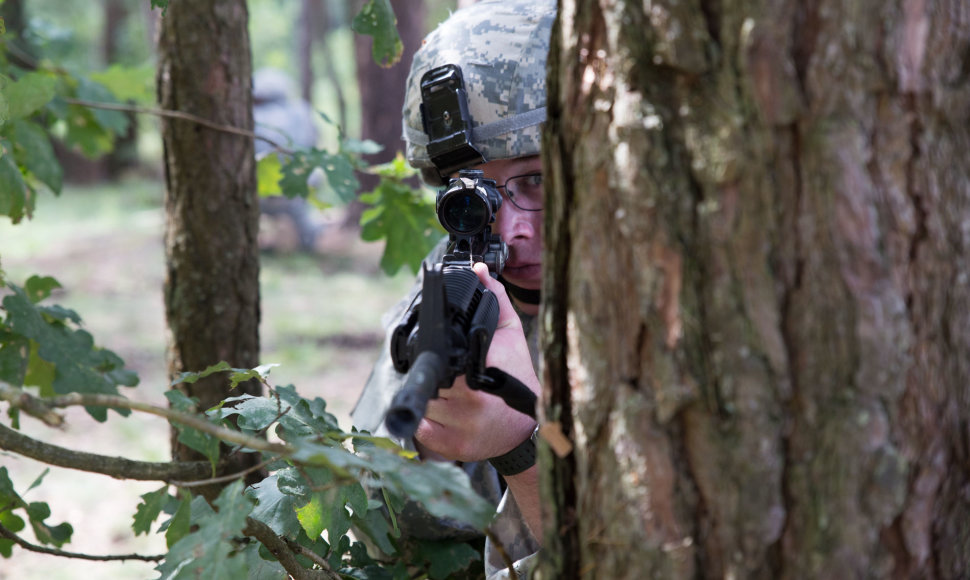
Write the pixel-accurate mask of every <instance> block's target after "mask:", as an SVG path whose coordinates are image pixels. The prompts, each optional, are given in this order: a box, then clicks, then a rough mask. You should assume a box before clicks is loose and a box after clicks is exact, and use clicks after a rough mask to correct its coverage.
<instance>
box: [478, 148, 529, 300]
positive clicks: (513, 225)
mask: <svg viewBox="0 0 970 580" xmlns="http://www.w3.org/2000/svg"><path fill="white" fill-rule="evenodd" d="M476 169H481V170H482V171H483V172H484V174H485V177H487V178H489V179H494V180H495V182H496V183H497V184H498V185H500V186H501V185H504V184H505V182H506V181H507V180H508V179H509V178H510V177H515V176H518V175H530V174H534V173H542V159H541V158H540V157H539V156H538V155H535V156H531V157H520V158H518V159H502V160H499V161H489V162H488V163H483V164H482V165H479V166H477V167H476ZM501 191H502V193H503V195H504V194H505V190H504V189H502V190H501ZM542 213H543V212H541V211H523V210H521V209H519V208H518V207H516V206H515V205H514V204H512V203H510V202H509V200H508V198H507V197H506V198H505V199H503V200H502V207H501V209H499V211H498V214H497V215H496V217H495V224H494V225H493V227H492V231H493V232H495V233H498V234H500V235H501V236H502V239H503V240H504V241H505V243H506V244H508V246H509V258H508V260H507V261H506V263H505V269H504V270H503V271H502V277H504V278H505V279H506V280H508V281H509V282H511V283H512V284H515V285H516V286H519V287H520V288H527V289H529V290H539V289H540V288H541V286H542V220H543V217H542Z"/></svg>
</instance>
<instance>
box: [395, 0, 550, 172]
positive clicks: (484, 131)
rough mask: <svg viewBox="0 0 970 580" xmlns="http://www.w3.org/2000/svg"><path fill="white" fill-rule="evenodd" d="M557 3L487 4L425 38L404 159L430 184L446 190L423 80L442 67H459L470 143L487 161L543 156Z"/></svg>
mask: <svg viewBox="0 0 970 580" xmlns="http://www.w3.org/2000/svg"><path fill="white" fill-rule="evenodd" d="M555 6H556V3H555V2H554V1H552V0H529V1H522V0H497V1H491V0H484V1H482V2H478V3H476V4H473V5H471V6H469V7H468V8H464V9H462V10H459V11H457V12H455V13H454V14H452V15H451V16H450V17H449V18H448V20H446V21H445V22H444V23H442V24H441V25H439V26H438V27H437V28H436V29H435V31H434V32H432V33H431V34H429V35H428V36H427V38H425V40H424V42H423V43H422V45H421V48H420V49H419V50H418V51H417V53H416V54H415V55H414V61H413V62H412V64H411V72H410V75H409V76H408V84H407V94H406V96H405V101H404V111H403V116H404V140H405V141H406V142H407V160H408V163H410V164H411V166H413V167H416V168H418V169H420V170H421V175H422V177H423V178H424V180H425V182H427V183H428V184H430V185H443V180H442V178H441V176H440V175H439V174H438V171H437V169H436V168H435V166H434V165H433V164H432V163H431V159H430V158H429V157H428V152H427V149H426V145H427V143H428V136H427V135H426V134H425V133H424V129H423V127H422V122H421V111H420V104H421V90H420V79H421V77H422V76H423V75H424V73H426V72H427V71H429V70H431V69H433V68H436V67H439V66H442V65H445V64H454V65H458V66H459V67H460V68H461V71H462V75H463V77H464V80H465V87H466V89H467V92H468V110H469V113H470V116H471V119H472V144H473V145H474V146H475V148H476V149H478V151H480V152H481V153H482V154H483V155H484V157H485V160H486V161H493V160H498V159H513V158H516V157H524V156H527V155H538V154H539V146H540V140H541V134H540V125H541V123H542V122H543V121H545V118H546V56H547V55H548V52H549V35H550V32H551V30H552V22H553V20H554V18H555V14H556V12H555Z"/></svg>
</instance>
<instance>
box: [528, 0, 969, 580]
mask: <svg viewBox="0 0 970 580" xmlns="http://www.w3.org/2000/svg"><path fill="white" fill-rule="evenodd" d="M561 4H562V10H561V14H560V27H561V30H559V31H557V33H556V39H555V42H554V46H553V52H552V63H551V77H550V81H551V83H550V94H549V103H550V121H549V122H548V123H547V131H546V136H545V137H546V141H545V152H546V154H547V159H548V164H547V174H548V175H549V179H548V182H549V183H550V188H551V189H550V199H549V200H548V202H547V211H546V224H545V227H546V229H545V235H546V246H547V250H546V255H545V260H546V261H545V264H546V281H545V287H544V300H545V301H546V305H545V312H544V316H545V320H546V325H545V327H544V328H545V329H546V330H547V332H546V334H545V337H544V339H543V341H544V353H545V354H544V357H545V369H546V370H545V378H546V381H545V383H546V392H545V394H544V395H545V409H544V411H545V415H546V418H547V419H549V420H558V421H560V422H561V424H562V428H563V431H564V432H565V434H566V435H567V436H569V437H570V438H571V439H572V441H573V443H574V444H575V450H574V451H573V453H572V455H569V456H567V457H565V458H561V459H557V460H555V461H552V460H551V459H549V458H550V457H551V455H549V454H548V453H546V454H544V456H546V461H545V462H544V465H545V466H546V467H545V474H546V477H545V481H546V484H545V488H546V489H545V493H547V494H549V495H551V496H552V497H553V498H554V499H555V501H556V502H557V504H558V507H557V511H556V514H551V515H550V516H549V517H548V518H547V522H546V527H547V531H546V534H545V537H546V538H552V542H553V544H552V545H551V546H550V551H551V552H552V553H554V554H558V558H557V559H556V561H555V562H549V563H547V567H546V568H545V570H544V572H545V573H546V574H548V575H549V576H547V577H555V578H571V577H578V576H579V575H580V571H584V572H587V573H588V574H589V575H590V576H592V577H597V578H631V579H636V580H639V579H642V578H654V577H657V578H671V579H676V578H697V577H703V578H764V579H775V578H792V579H794V578H818V579H822V578H929V579H934V578H940V579H943V578H966V577H967V575H968V574H970V494H968V492H967V490H968V489H970V427H968V425H970V362H968V361H970V285H968V284H967V279H968V271H970V262H968V260H967V258H968V256H967V254H968V252H970V227H968V226H967V224H968V223H970V169H968V168H970V165H968V163H967V162H966V153H967V151H968V150H970V10H968V8H967V4H966V3H965V2H964V1H963V0H942V1H933V0H901V1H899V2H882V1H878V0H870V1H866V2H852V3H846V2H841V1H838V0H816V1H811V2H810V1H787V2H748V3H744V4H729V3H723V2H719V1H716V0H700V1H699V2H696V3H684V2H673V1H670V0H661V1H656V0H655V1H653V2H649V3H642V2H633V1H630V0H625V1H618V2H612V3H600V4H601V5H600V6H595V5H593V4H592V3H585V2H576V1H574V0H563V2H562V3H561ZM645 6H647V7H649V11H647V10H645V8H644V7H645ZM584 577H589V576H584Z"/></svg>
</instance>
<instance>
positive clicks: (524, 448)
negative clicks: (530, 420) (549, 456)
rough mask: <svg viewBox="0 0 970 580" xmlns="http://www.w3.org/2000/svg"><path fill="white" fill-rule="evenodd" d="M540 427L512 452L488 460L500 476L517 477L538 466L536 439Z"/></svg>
mask: <svg viewBox="0 0 970 580" xmlns="http://www.w3.org/2000/svg"><path fill="white" fill-rule="evenodd" d="M538 436H539V426H538V425H536V428H535V430H534V431H533V432H532V435H531V436H529V438H528V439H526V440H525V441H523V442H522V443H519V444H518V445H517V446H516V447H515V448H514V449H512V451H509V452H508V453H506V454H504V455H499V456H498V457H493V458H491V459H489V460H488V462H489V463H491V464H492V467H494V468H495V471H497V472H499V474H500V475H516V474H519V473H522V472H523V471H525V470H526V469H529V468H530V467H532V466H533V465H535V464H536V438H538Z"/></svg>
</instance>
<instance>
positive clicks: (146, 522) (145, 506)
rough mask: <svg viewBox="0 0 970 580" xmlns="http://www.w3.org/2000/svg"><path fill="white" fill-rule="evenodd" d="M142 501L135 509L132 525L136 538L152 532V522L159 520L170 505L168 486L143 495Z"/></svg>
mask: <svg viewBox="0 0 970 580" xmlns="http://www.w3.org/2000/svg"><path fill="white" fill-rule="evenodd" d="M141 499H142V501H141V503H139V504H138V507H137V508H135V516H134V522H133V523H132V524H131V529H132V530H133V531H134V532H135V535H136V536H138V535H140V534H147V533H148V532H150V531H151V527H152V522H154V521H155V520H157V519H158V516H159V515H160V514H161V513H162V508H164V507H165V504H166V503H168V500H169V495H168V486H167V485H165V486H162V487H161V488H160V489H157V490H155V491H150V492H148V493H145V494H142V496H141Z"/></svg>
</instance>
